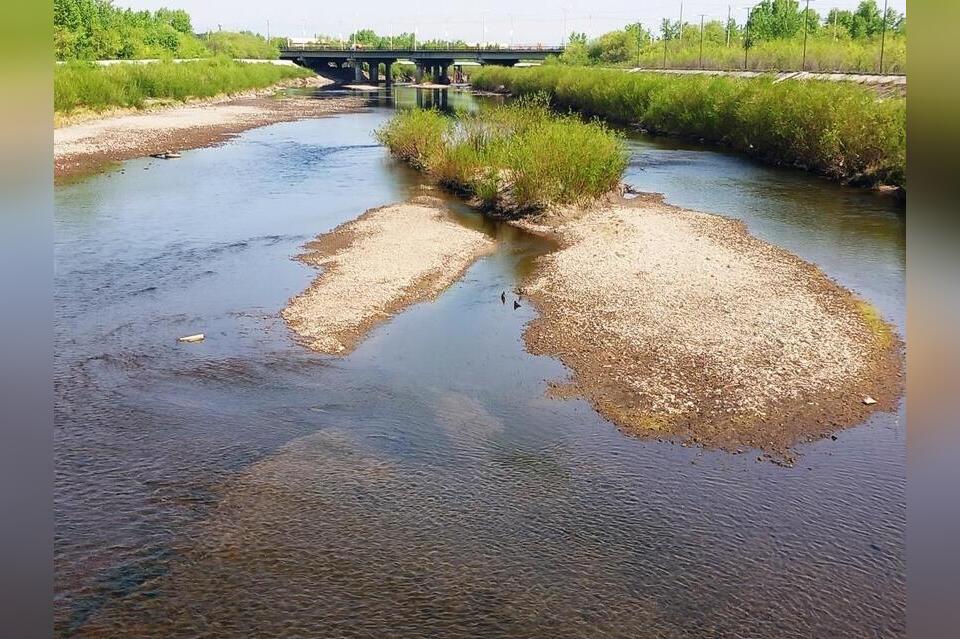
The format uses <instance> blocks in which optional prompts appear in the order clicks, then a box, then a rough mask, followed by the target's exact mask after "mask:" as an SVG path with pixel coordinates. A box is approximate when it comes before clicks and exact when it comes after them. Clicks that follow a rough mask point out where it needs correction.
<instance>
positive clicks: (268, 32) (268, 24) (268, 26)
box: [267, 20, 270, 41]
mask: <svg viewBox="0 0 960 639" xmlns="http://www.w3.org/2000/svg"><path fill="white" fill-rule="evenodd" d="M267 40H268V41H269V40H270V21H269V20H267Z"/></svg>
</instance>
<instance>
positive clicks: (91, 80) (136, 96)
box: [53, 58, 313, 114]
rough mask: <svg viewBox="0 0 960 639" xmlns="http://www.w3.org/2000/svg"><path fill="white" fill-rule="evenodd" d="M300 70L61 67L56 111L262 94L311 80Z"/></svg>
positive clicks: (233, 65)
mask: <svg viewBox="0 0 960 639" xmlns="http://www.w3.org/2000/svg"><path fill="white" fill-rule="evenodd" d="M312 74H313V73H312V72H311V71H308V70H306V69H302V68H300V67H291V66H278V65H274V64H255V63H243V62H234V61H232V60H225V59H219V58H215V59H210V60H198V61H192V62H179V63H176V62H152V63H146V64H127V63H121V64H113V65H109V66H99V65H96V64H93V63H89V62H70V63H67V64H61V65H57V66H56V67H55V69H54V74H53V104H54V110H55V111H56V112H58V113H62V114H66V113H70V112H71V111H74V110H76V109H78V108H86V109H91V110H94V111H102V110H105V109H108V108H111V107H136V108H140V107H142V106H143V105H144V101H145V100H148V99H170V100H180V101H183V100H186V99H187V98H206V97H212V96H215V95H220V94H223V93H235V92H237V91H243V90H247V89H259V88H263V87H267V86H270V85H271V84H275V83H277V82H279V81H280V80H283V79H286V78H295V77H307V76H310V75H312Z"/></svg>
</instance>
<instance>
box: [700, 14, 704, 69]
mask: <svg viewBox="0 0 960 639" xmlns="http://www.w3.org/2000/svg"><path fill="white" fill-rule="evenodd" d="M703 15H704V14H702V13H701V14H700V68H701V69H702V68H703Z"/></svg>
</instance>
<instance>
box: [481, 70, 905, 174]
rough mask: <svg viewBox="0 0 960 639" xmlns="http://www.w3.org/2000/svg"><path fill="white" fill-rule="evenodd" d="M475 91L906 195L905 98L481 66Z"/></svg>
mask: <svg viewBox="0 0 960 639" xmlns="http://www.w3.org/2000/svg"><path fill="white" fill-rule="evenodd" d="M471 82H472V83H473V86H474V88H477V89H481V90H490V91H496V90H506V91H508V92H509V93H511V94H513V95H515V96H524V95H531V94H537V93H546V94H548V95H550V97H551V103H552V104H553V105H554V107H556V108H557V109H560V110H567V109H572V110H575V111H578V112H580V113H581V114H583V115H585V116H587V117H601V118H604V119H606V120H608V121H610V122H615V123H620V124H629V125H638V126H641V127H643V128H645V129H648V130H651V131H654V132H658V133H666V134H672V135H680V136H685V137H691V138H695V139H698V140H699V139H703V140H704V141H708V142H711V143H715V144H720V145H724V146H728V147H731V148H733V149H736V150H738V151H742V152H744V153H747V154H749V155H751V156H754V157H757V158H759V159H762V160H764V161H766V162H770V163H773V164H783V165H790V166H797V167H801V168H805V169H808V170H811V171H815V172H818V173H821V174H824V175H827V176H829V177H832V178H834V179H838V180H841V181H846V182H852V183H857V184H863V185H875V184H887V185H894V186H901V187H905V186H906V162H907V159H906V149H907V138H906V111H907V105H906V99H905V98H901V97H886V98H884V97H880V96H878V94H877V93H876V92H875V91H874V90H872V89H870V88H868V87H864V86H861V85H858V84H853V83H849V82H817V81H791V82H779V83H778V82H774V80H773V78H751V79H742V78H733V77H724V76H704V75H666V74H658V73H626V72H624V71H618V70H612V69H590V68H582V67H581V68H575V67H565V66H557V65H555V66H542V67H537V68H529V69H507V68H500V67H482V68H480V69H478V70H477V71H475V72H474V74H473V77H472V78H471Z"/></svg>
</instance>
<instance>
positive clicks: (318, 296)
mask: <svg viewBox="0 0 960 639" xmlns="http://www.w3.org/2000/svg"><path fill="white" fill-rule="evenodd" d="M493 247H494V242H493V241H492V240H491V239H490V238H488V237H487V236H486V235H484V234H483V233H481V232H480V231H476V230H472V229H469V228H466V227H464V226H461V225H460V224H457V223H456V222H454V221H453V220H452V219H451V218H450V217H449V214H448V213H447V212H446V211H445V210H444V209H443V208H442V203H441V201H440V200H437V199H435V198H427V197H420V198H415V199H414V200H412V201H411V202H406V203H402V204H393V205H390V206H385V207H381V208H376V209H371V210H369V211H367V212H366V213H364V214H363V215H361V216H360V217H359V218H357V219H356V220H353V221H351V222H347V223H346V224H343V225H341V226H339V227H337V228H336V229H334V230H333V231H331V232H330V233H327V234H325V235H321V236H320V237H318V238H317V239H316V240H315V241H314V242H311V243H310V244H308V245H307V248H308V249H309V252H307V253H306V254H304V255H301V256H300V259H301V260H303V261H304V262H305V263H307V264H312V265H314V266H321V267H323V269H324V270H323V273H322V274H321V275H320V276H319V277H318V278H317V279H316V280H315V281H314V282H313V284H312V285H311V286H310V288H308V289H307V290H306V291H304V292H303V293H301V294H300V295H298V296H297V297H295V298H293V299H292V300H290V304H289V305H288V306H287V308H286V309H284V311H283V317H284V319H285V320H286V321H287V323H288V324H289V326H290V327H291V328H292V329H293V330H294V332H295V333H297V335H299V336H300V338H302V339H303V340H304V342H305V343H306V344H307V345H308V346H309V347H310V348H312V349H314V350H316V351H319V352H321V353H328V354H331V355H346V354H347V353H349V352H350V351H351V350H353V348H354V347H355V346H356V345H357V344H358V343H359V342H360V340H361V339H362V338H363V337H364V336H365V335H366V334H367V333H368V332H369V331H370V330H371V329H372V328H373V327H374V326H376V325H377V324H380V323H382V322H384V321H386V320H388V319H389V318H390V317H391V316H392V315H393V314H394V313H396V312H398V311H400V310H402V309H404V308H406V307H407V306H410V305H412V304H415V303H417V302H421V301H424V300H427V299H431V298H433V297H436V296H437V295H438V294H439V293H440V292H441V291H443V290H444V289H445V288H447V287H448V286H450V285H451V284H453V283H454V282H455V281H456V280H457V279H459V278H460V276H461V275H462V274H463V272H464V271H465V270H466V269H467V268H468V267H469V266H470V265H471V264H473V262H474V261H475V260H476V259H477V258H478V257H480V256H481V255H484V254H486V253H489V252H490V251H492V250H493Z"/></svg>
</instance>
